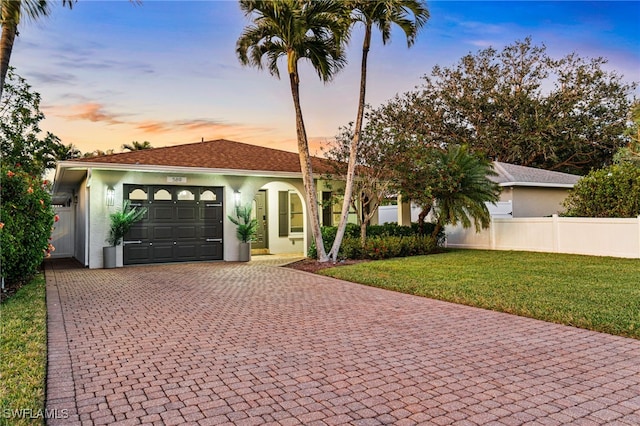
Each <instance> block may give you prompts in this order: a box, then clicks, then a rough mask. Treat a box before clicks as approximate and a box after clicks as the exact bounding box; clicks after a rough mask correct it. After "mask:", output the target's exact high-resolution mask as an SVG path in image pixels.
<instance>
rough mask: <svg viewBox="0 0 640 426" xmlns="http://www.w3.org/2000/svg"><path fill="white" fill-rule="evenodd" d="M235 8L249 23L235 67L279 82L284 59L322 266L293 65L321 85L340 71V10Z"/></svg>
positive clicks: (325, 0) (289, 0) (323, 5)
mask: <svg viewBox="0 0 640 426" xmlns="http://www.w3.org/2000/svg"><path fill="white" fill-rule="evenodd" d="M240 8H241V9H242V11H243V12H244V13H245V15H246V16H248V17H251V19H252V21H253V23H252V24H251V25H249V26H248V27H246V28H245V29H244V31H243V32H242V34H241V35H240V38H239V39H238V41H237V44H236V53H237V55H238V58H239V60H240V62H241V63H242V64H243V65H251V66H254V67H257V68H258V69H262V68H263V67H265V66H266V68H267V69H268V70H269V72H270V73H271V75H273V76H275V77H277V78H279V77H280V71H279V70H278V60H279V59H280V58H283V57H284V58H286V64H287V72H288V74H289V83H290V87H291V97H292V99H293V106H294V109H295V114H296V135H297V139H298V154H299V157H300V169H301V171H302V180H303V183H304V188H305V195H306V196H305V201H306V203H307V209H308V211H309V219H310V222H311V232H312V234H313V238H314V241H315V243H316V245H317V247H318V259H319V260H320V261H325V262H326V261H328V260H329V258H328V256H327V254H326V251H325V249H324V245H323V242H322V234H321V231H320V217H319V214H318V197H317V192H316V187H315V183H314V180H313V170H312V167H311V156H310V154H309V143H308V140H307V132H306V129H305V125H304V119H303V115H302V108H301V105H300V74H299V69H298V64H299V61H300V60H301V59H306V60H308V61H309V62H310V63H311V65H312V67H313V69H314V70H315V71H316V73H317V74H318V77H320V79H321V80H322V81H324V82H328V81H330V80H331V79H332V77H333V76H334V75H335V73H337V72H338V71H339V70H340V69H342V68H343V67H344V65H345V63H346V59H345V55H344V51H343V46H342V45H343V41H344V40H345V37H346V36H347V34H348V21H347V20H346V19H344V18H345V16H347V14H346V12H345V5H344V3H343V2H340V1H335V0H333V1H332V0H314V1H312V0H279V1H271V0H241V1H240ZM265 58H266V59H265ZM263 60H264V61H265V63H263Z"/></svg>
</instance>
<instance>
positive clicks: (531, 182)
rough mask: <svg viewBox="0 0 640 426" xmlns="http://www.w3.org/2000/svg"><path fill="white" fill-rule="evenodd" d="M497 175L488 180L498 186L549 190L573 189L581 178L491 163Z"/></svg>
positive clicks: (497, 162)
mask: <svg viewBox="0 0 640 426" xmlns="http://www.w3.org/2000/svg"><path fill="white" fill-rule="evenodd" d="M493 168H494V170H495V171H496V173H498V175H497V176H491V177H490V179H491V180H492V181H494V182H497V183H498V184H500V186H539V187H549V188H573V186H574V185H575V184H576V182H578V180H579V179H580V177H581V176H576V175H571V174H569V173H561V172H553V171H550V170H543V169H536V168H533V167H525V166H518V165H515V164H509V163H501V162H499V161H494V162H493Z"/></svg>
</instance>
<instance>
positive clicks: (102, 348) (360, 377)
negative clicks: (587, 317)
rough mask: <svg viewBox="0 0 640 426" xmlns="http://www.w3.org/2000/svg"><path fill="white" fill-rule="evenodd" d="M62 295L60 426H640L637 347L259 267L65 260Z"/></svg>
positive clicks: (57, 367) (56, 266)
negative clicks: (83, 264) (101, 264)
mask: <svg viewBox="0 0 640 426" xmlns="http://www.w3.org/2000/svg"><path fill="white" fill-rule="evenodd" d="M47 297H48V309H49V339H50V340H49V371H48V391H47V408H48V410H50V412H53V413H56V414H57V416H59V417H61V416H60V414H61V413H67V414H69V418H67V419H58V420H54V419H52V420H50V421H49V423H50V424H54V423H60V424H74V422H75V423H76V424H78V423H82V424H118V423H119V424H151V423H153V424H167V425H170V424H201V425H208V424H225V423H227V424H239V425H254V424H267V423H271V424H282V425H290V424H305V425H312V424H317V425H324V424H328V425H334V424H353V425H377V424H395V425H409V424H429V425H431V424H433V425H441V424H459V425H474V424H494V425H516V424H525V423H529V424H545V425H547V424H549V425H551V424H558V425H559V424H581V425H593V424H633V425H638V424H640V341H637V340H633V339H625V338H620V337H614V336H609V335H606V334H600V333H594V332H590V331H585V330H579V329H575V328H571V327H565V326H560V325H554V324H549V323H545V322H541V321H535V320H531V319H527V318H519V317H515V316H511V315H507V314H501V313H496V312H490V311H485V310H481V309H475V308H470V307H465V306H459V305H454V304H450V303H443V302H439V301H434V300H429V299H424V298H420V297H414V296H407V295H403V294H398V293H393V292H389V291H384V290H380V289H375V288H368V287H364V286H360V285H356V284H351V283H347V282H343V281H338V280H334V279H330V278H323V277H319V276H314V275H311V274H307V273H303V272H299V271H294V270H290V269H286V268H278V267H274V266H268V265H256V264H253V265H247V264H234V263H201V264H181V265H161V266H143V267H131V268H123V269H117V270H113V269H112V270H85V269H77V268H76V269H74V268H68V267H66V266H65V264H61V263H50V264H49V266H48V270H47ZM53 410H56V411H53ZM62 410H68V411H62Z"/></svg>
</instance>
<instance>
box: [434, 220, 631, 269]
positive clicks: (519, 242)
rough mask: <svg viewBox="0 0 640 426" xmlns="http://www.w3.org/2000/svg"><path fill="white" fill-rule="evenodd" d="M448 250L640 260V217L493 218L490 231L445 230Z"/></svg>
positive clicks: (459, 227)
mask: <svg viewBox="0 0 640 426" xmlns="http://www.w3.org/2000/svg"><path fill="white" fill-rule="evenodd" d="M446 235H447V247H452V248H475V249H487V250H522V251H541V252H550V253H573V254H587V255H594V256H613V257H627V258H636V259H638V258H640V216H638V217H637V218H631V219H618V218H616V219H600V218H580V217H558V216H557V215H553V216H552V217H542V218H515V219H499V218H493V219H492V220H491V226H490V227H489V229H483V230H482V231H480V232H476V230H475V228H473V227H472V228H469V229H464V228H462V227H461V226H456V227H447V229H446Z"/></svg>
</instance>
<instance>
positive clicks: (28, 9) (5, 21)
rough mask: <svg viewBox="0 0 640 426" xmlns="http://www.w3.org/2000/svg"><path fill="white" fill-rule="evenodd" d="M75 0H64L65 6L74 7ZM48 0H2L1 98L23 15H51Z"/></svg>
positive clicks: (35, 17)
mask: <svg viewBox="0 0 640 426" xmlns="http://www.w3.org/2000/svg"><path fill="white" fill-rule="evenodd" d="M73 3H75V0H62V5H63V6H69V9H71V8H72V7H73ZM50 4H51V1H47V0H0V25H1V26H2V36H1V37H0V99H1V98H2V92H3V89H4V83H5V79H6V77H7V72H8V71H9V60H10V59H11V52H12V51H13V43H14V41H15V39H16V36H17V35H18V25H19V24H20V21H21V19H22V18H23V17H27V18H30V19H39V18H42V17H44V16H47V15H49V5H50Z"/></svg>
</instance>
